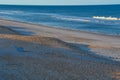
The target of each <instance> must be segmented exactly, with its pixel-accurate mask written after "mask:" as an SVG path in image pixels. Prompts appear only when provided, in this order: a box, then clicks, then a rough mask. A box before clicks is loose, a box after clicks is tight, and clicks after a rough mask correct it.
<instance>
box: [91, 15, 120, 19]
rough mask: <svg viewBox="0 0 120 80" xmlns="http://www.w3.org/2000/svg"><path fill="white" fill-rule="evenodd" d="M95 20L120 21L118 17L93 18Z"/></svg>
mask: <svg viewBox="0 0 120 80" xmlns="http://www.w3.org/2000/svg"><path fill="white" fill-rule="evenodd" d="M93 18H95V19H103V20H120V18H117V17H111V16H110V17H104V16H93Z"/></svg>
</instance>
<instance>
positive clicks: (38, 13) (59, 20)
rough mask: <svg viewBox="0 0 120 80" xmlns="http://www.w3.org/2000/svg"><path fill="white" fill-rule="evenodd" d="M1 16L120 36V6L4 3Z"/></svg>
mask: <svg viewBox="0 0 120 80" xmlns="http://www.w3.org/2000/svg"><path fill="white" fill-rule="evenodd" d="M0 18H4V19H10V20H16V21H21V22H27V23H33V24H42V25H46V26H49V27H57V28H65V29H73V30H79V31H87V32H92V33H98V34H105V35H115V36H116V35H117V36H120V5H89V6H22V5H21V6H18V5H0Z"/></svg>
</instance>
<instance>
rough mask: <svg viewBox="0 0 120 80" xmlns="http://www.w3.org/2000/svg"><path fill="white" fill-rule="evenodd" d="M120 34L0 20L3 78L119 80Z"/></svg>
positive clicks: (0, 65) (0, 51)
mask: <svg viewBox="0 0 120 80" xmlns="http://www.w3.org/2000/svg"><path fill="white" fill-rule="evenodd" d="M119 53H120V37H117V36H106V35H100V34H94V33H89V32H83V31H74V30H67V29H59V28H51V27H47V26H43V25H34V24H27V23H22V22H15V21H10V20H4V19H1V20H0V71H1V72H0V79H1V80H2V79H3V80H4V79H5V80H120V74H119V73H120V62H119V60H120V55H119Z"/></svg>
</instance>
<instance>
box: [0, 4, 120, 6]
mask: <svg viewBox="0 0 120 80" xmlns="http://www.w3.org/2000/svg"><path fill="white" fill-rule="evenodd" d="M2 5H3V6H5V5H7V6H110V5H120V4H80V5H72V4H59V5H57V4H50V5H44V4H40V5H39V4H36V5H35V4H0V6H2Z"/></svg>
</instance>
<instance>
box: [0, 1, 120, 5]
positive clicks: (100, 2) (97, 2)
mask: <svg viewBox="0 0 120 80" xmlns="http://www.w3.org/2000/svg"><path fill="white" fill-rule="evenodd" d="M0 4H14V5H101V4H120V0H0Z"/></svg>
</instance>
